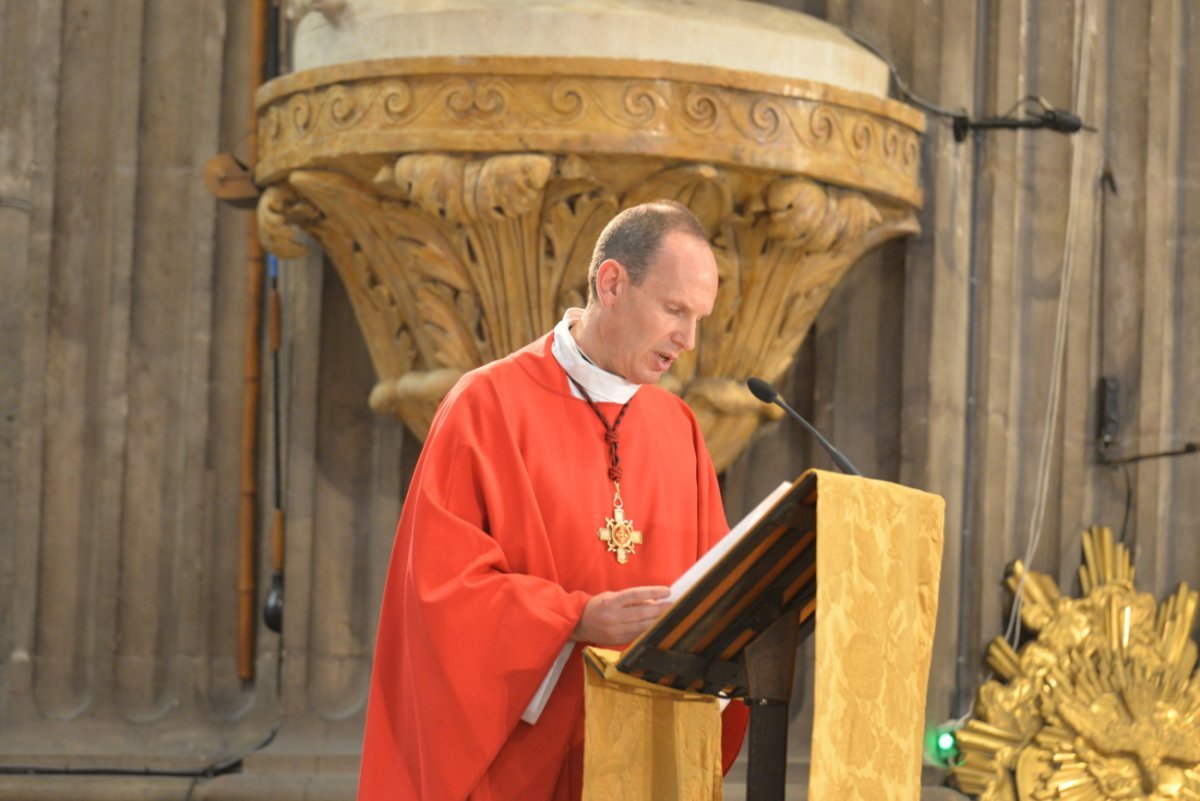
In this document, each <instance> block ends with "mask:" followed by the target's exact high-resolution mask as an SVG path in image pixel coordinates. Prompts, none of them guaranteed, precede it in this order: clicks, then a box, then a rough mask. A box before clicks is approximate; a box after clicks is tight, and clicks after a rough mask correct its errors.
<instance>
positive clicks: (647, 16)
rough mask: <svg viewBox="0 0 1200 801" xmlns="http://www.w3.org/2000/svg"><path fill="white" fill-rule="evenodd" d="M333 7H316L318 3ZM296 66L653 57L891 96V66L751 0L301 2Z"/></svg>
mask: <svg viewBox="0 0 1200 801" xmlns="http://www.w3.org/2000/svg"><path fill="white" fill-rule="evenodd" d="M322 5H324V6H325V7H328V8H329V10H328V11H324V12H322V11H319V10H317V9H316V8H315V7H317V6H322ZM293 6H294V13H293V16H294V17H296V18H298V25H297V29H296V37H295V55H294V58H295V61H294V68H295V69H296V70H298V71H299V70H307V69H314V68H317V67H325V66H330V65H332V64H341V63H347V62H353V61H361V60H366V59H388V58H421V57H431V56H452V57H462V56H467V57H481V56H482V57H488V56H522V57H530V56H549V57H572V58H605V59H619V60H640V61H659V62H669V63H673V64H703V65H706V66H711V67H718V68H723V69H730V70H736V71H745V72H757V73H763V74H766V75H772V76H779V77H784V78H793V79H798V80H803V81H814V82H818V83H824V84H829V85H831V86H837V87H841V88H844V89H849V90H852V91H856V92H864V93H867V94H872V95H875V96H880V97H885V96H886V95H887V85H888V75H887V68H886V66H885V65H884V64H883V62H882V61H880V60H879V59H878V58H877V57H875V56H874V55H872V54H870V53H868V52H867V51H866V50H864V49H863V48H862V47H860V46H859V45H858V44H856V43H855V42H853V41H852V40H850V39H849V37H847V36H846V35H845V34H843V33H842V32H841V31H840V30H838V29H837V28H836V27H835V26H832V25H830V24H828V23H826V22H824V21H822V20H819V19H817V18H815V17H811V16H808V15H805V14H800V13H797V12H794V11H789V10H786V9H781V8H772V7H770V6H767V5H764V4H762V3H754V2H747V0H532V1H530V0H523V1H522V2H512V0H418V2H408V1H407V0H345V2H339V3H326V4H320V3H312V2H304V3H296V4H293Z"/></svg>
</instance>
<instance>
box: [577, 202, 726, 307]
mask: <svg viewBox="0 0 1200 801" xmlns="http://www.w3.org/2000/svg"><path fill="white" fill-rule="evenodd" d="M675 231H679V232H681V233H684V234H687V235H688V236H694V237H696V238H697V239H700V240H703V241H705V242H707V241H708V232H707V231H705V230H704V226H703V225H702V224H701V223H700V220H699V219H697V218H696V215H695V214H692V212H691V210H690V209H688V207H687V206H685V205H683V204H682V203H679V202H677V201H674V200H651V201H650V202H648V203H642V204H641V205H638V206H633V207H631V208H628V209H625V211H623V212H621V213H620V214H618V215H617V216H616V217H613V218H612V220H610V221H609V223H608V225H606V226H604V230H603V231H601V232H600V238H599V239H598V240H596V249H595V250H593V251H592V263H591V264H590V265H589V266H588V300H591V299H592V298H594V297H595V296H596V273H597V272H598V271H599V270H600V265H601V264H603V263H604V262H605V261H607V260H608V259H614V260H615V261H618V262H620V263H621V265H622V266H623V267H624V268H625V271H626V272H627V273H629V280H630V281H632V282H633V284H634V286H637V285H638V284H640V283H642V281H644V280H645V279H646V270H647V269H648V268H649V267H650V263H651V262H653V261H654V258H655V256H657V255H658V251H659V248H660V247H662V243H663V240H664V239H666V237H667V234H670V233H673V232H675Z"/></svg>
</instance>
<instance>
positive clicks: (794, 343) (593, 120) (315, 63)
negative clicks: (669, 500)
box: [255, 0, 923, 470]
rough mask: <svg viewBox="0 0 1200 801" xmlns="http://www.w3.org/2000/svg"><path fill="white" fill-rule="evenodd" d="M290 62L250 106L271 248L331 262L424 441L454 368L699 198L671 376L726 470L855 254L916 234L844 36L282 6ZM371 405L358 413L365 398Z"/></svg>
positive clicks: (906, 192) (406, 7)
mask: <svg viewBox="0 0 1200 801" xmlns="http://www.w3.org/2000/svg"><path fill="white" fill-rule="evenodd" d="M291 13H292V16H293V19H294V20H295V21H296V27H295V39H294V44H293V62H294V63H293V67H294V71H293V72H292V73H290V74H288V75H285V76H283V77H280V78H277V79H275V80H273V81H271V82H269V83H267V84H266V85H264V86H263V88H262V89H261V90H260V92H259V95H258V115H259V117H258V131H259V160H258V164H257V170H256V173H255V180H256V182H257V183H258V184H259V185H260V186H261V187H262V189H263V194H262V197H261V200H260V202H259V206H258V215H259V223H260V230H261V232H262V237H263V241H264V244H265V245H266V246H267V248H268V249H269V250H271V251H273V252H275V253H276V254H278V255H280V256H282V257H295V256H299V255H301V254H303V253H304V252H305V249H306V245H305V244H304V237H302V236H301V235H300V231H303V232H306V233H307V234H308V235H310V236H311V237H312V238H313V239H315V240H316V242H317V243H318V244H319V245H320V247H321V249H322V250H323V251H324V253H325V254H326V255H327V256H328V257H329V259H330V261H331V262H332V263H333V265H334V266H335V267H336V269H337V271H338V273H339V274H340V275H341V278H342V280H343V281H344V282H345V286H346V290H347V292H348V294H349V297H350V299H351V302H352V304H353V307H354V311H355V314H356V316H357V320H358V324H359V326H360V327H361V329H362V333H363V336H364V338H365V340H366V344H367V349H368V351H369V353H370V357H371V361H372V363H373V365H374V369H375V372H376V374H377V378H378V382H377V383H376V385H375V387H374V389H373V390H372V391H371V393H370V397H369V403H370V405H371V408H372V409H374V410H375V411H377V412H379V413H383V414H394V415H397V416H398V417H399V418H401V419H402V420H403V421H404V422H405V424H406V425H407V426H408V427H409V428H411V429H412V430H413V431H414V432H415V433H416V434H417V435H418V436H421V437H423V436H424V435H425V433H426V432H427V431H428V428H429V424H430V421H431V419H432V416H433V413H434V410H435V408H436V407H437V404H438V402H439V401H440V400H441V398H442V396H443V395H444V394H445V392H446V391H447V390H448V389H449V388H450V387H451V386H452V385H453V384H454V382H455V381H456V380H457V379H458V378H459V376H461V375H462V374H463V373H464V372H466V371H468V370H470V369H472V368H474V367H477V366H479V365H481V364H484V363H486V362H488V361H490V360H492V359H496V358H499V357H501V356H504V355H506V354H507V353H509V352H511V351H512V350H515V349H516V348H518V347H520V346H522V345H524V344H526V343H527V342H530V341H531V340H533V339H535V338H536V337H538V336H540V335H541V334H543V333H545V332H546V331H548V330H549V329H550V328H551V327H553V325H554V323H555V322H557V320H558V319H559V318H560V317H561V315H562V313H563V311H564V310H565V309H566V308H568V307H570V306H573V305H575V306H578V305H583V303H584V301H585V298H586V272H587V266H588V261H589V258H590V255H591V250H592V247H593V245H594V243H595V240H596V237H597V235H598V234H599V232H600V230H601V228H602V227H603V226H604V224H605V223H606V222H607V221H608V220H609V219H610V218H611V217H612V216H613V215H614V214H615V213H616V212H618V211H620V210H621V209H622V208H625V207H627V206H630V205H634V204H636V203H639V202H642V201H645V200H651V199H655V198H673V199H676V200H679V201H681V202H682V203H684V204H685V205H687V206H688V207H690V208H691V209H692V210H693V211H694V212H695V213H696V214H697V215H698V216H699V218H700V220H701V221H702V223H703V224H704V226H705V227H706V228H707V229H708V231H709V234H710V238H711V243H712V246H713V249H714V251H715V252H716V257H717V262H718V265H719V268H720V280H721V287H720V292H719V296H718V299H717V305H716V308H715V310H714V312H713V314H712V315H711V316H710V317H709V318H708V319H706V320H705V321H704V323H703V324H702V326H701V331H700V336H699V343H698V346H697V348H696V350H695V351H694V352H692V353H687V354H683V355H681V357H680V358H679V360H678V361H677V362H676V364H675V365H674V366H673V367H672V369H671V372H670V373H669V374H668V375H667V377H666V379H665V383H666V385H667V387H668V388H669V389H671V390H672V391H674V392H676V393H678V394H680V395H681V396H682V397H683V398H684V399H685V400H686V401H687V402H688V404H689V405H690V406H691V407H692V409H693V410H694V411H695V413H696V416H697V418H698V419H699V421H700V425H701V427H702V429H703V431H704V434H705V437H706V440H707V442H708V445H709V448H710V450H711V451H712V455H713V459H714V461H715V463H716V467H717V469H718V470H722V469H724V468H725V467H726V466H728V465H729V463H730V462H731V461H732V460H733V459H734V458H735V457H736V456H737V455H738V453H739V452H740V451H741V450H742V448H743V447H744V446H745V445H746V443H747V442H748V440H749V438H750V436H751V435H752V434H753V432H754V431H755V429H756V428H757V427H758V425H759V423H760V422H762V420H763V419H764V417H768V416H772V410H773V409H774V408H775V407H768V406H764V405H763V404H761V403H759V402H758V401H756V400H755V399H754V398H753V397H752V396H751V395H750V394H749V393H748V392H747V391H746V390H745V388H744V381H745V379H746V378H747V377H748V376H750V375H758V376H762V377H763V378H765V379H767V380H768V381H774V380H777V379H779V378H780V377H781V376H782V375H783V373H784V372H785V371H786V370H787V368H788V366H789V365H790V363H791V361H792V359H793V358H794V355H795V353H796V351H797V349H798V348H799V346H800V344H801V342H802V341H803V339H804V336H805V334H806V332H807V331H808V329H809V327H810V326H811V324H812V322H813V320H814V318H815V317H816V316H817V313H818V312H819V311H820V309H821V307H822V305H823V304H824V303H825V301H826V300H827V299H828V298H829V296H830V293H831V292H832V291H833V289H834V288H835V287H836V286H837V284H838V281H839V280H840V279H841V277H842V276H843V275H844V274H845V272H846V271H847V270H848V269H849V267H850V266H851V265H852V264H853V263H854V262H855V260H856V259H857V258H858V257H859V256H860V255H861V254H863V253H864V252H865V251H867V250H869V249H871V248H873V247H875V246H876V245H878V244H880V243H881V242H883V241H885V240H887V239H890V238H893V237H896V236H900V235H903V234H908V233H912V232H914V231H916V230H917V222H916V216H915V215H916V210H917V209H918V208H919V207H920V204H921V190H920V186H919V151H920V133H921V131H922V127H923V118H922V116H921V115H920V114H919V113H917V112H915V111H914V110H913V109H911V108H909V107H907V106H904V105H902V104H900V103H897V102H895V101H892V100H889V99H888V96H887V87H888V79H889V76H888V70H887V67H886V65H885V64H884V63H883V62H882V61H881V60H879V59H878V58H877V57H875V56H873V55H871V54H869V53H868V52H867V51H865V50H864V49H863V48H862V47H860V46H859V45H857V44H855V43H854V42H853V41H851V40H850V39H849V38H848V37H846V35H845V34H843V33H842V32H841V31H840V30H839V29H837V28H836V27H834V26H832V25H829V24H826V23H824V22H821V21H819V20H816V19H813V18H811V17H808V16H805V15H802V14H798V13H794V12H789V11H785V10H782V9H778V8H773V7H770V6H766V5H762V4H759V3H753V2H729V0H616V1H614V0H605V1H603V2H602V1H601V0H541V1H540V2H528V3H513V2H510V0H424V1H423V2H398V0H342V2H331V1H329V0H326V2H319V1H318V0H310V1H309V2H295V3H292V6H291ZM364 400H367V399H364Z"/></svg>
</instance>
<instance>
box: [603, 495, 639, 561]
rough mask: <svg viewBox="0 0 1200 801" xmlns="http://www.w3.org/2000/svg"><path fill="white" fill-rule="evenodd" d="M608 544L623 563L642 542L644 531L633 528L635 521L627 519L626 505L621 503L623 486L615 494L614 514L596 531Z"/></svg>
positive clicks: (610, 550)
mask: <svg viewBox="0 0 1200 801" xmlns="http://www.w3.org/2000/svg"><path fill="white" fill-rule="evenodd" d="M596 536H598V537H600V539H601V540H603V541H604V542H605V543H607V544H608V552H609V553H615V554H616V555H617V564H619V565H623V564H625V563H626V562H628V561H629V555H630V554H635V553H637V551H636V550H635V549H634V546H635V545H641V544H642V532H640V531H636V530H634V528H633V521H632V520H626V519H625V507H624V505H623V504H622V503H621V487H620V485H619V484H618V485H617V492H616V494H615V495H614V496H613V516H612V517H606V518H605V519H604V527H603V528H601V529H600V530H599V531H597V532H596Z"/></svg>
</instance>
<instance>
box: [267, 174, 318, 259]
mask: <svg viewBox="0 0 1200 801" xmlns="http://www.w3.org/2000/svg"><path fill="white" fill-rule="evenodd" d="M256 216H257V218H258V238H259V241H260V242H262V246H263V247H264V248H266V249H267V250H268V251H270V252H271V253H274V254H275V255H276V256H278V257H279V258H281V259H299V258H303V257H304V256H306V255H308V246H307V245H305V244H304V243H303V242H302V241H300V236H299V232H298V231H297V230H296V229H295V228H293V227H292V223H293V222H294V223H296V224H297V225H305V224H310V225H311V224H312V223H313V222H314V221H315V220H316V218H317V212H316V209H314V208H313V207H312V205H311V204H308V203H305V202H304V201H302V200H301V199H300V198H299V196H298V195H297V194H296V193H295V192H294V191H293V190H292V189H291V187H288V186H286V185H279V184H277V185H275V186H268V187H267V188H266V189H265V190H264V191H263V193H262V197H260V198H259V200H258V209H257V210H256Z"/></svg>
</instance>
